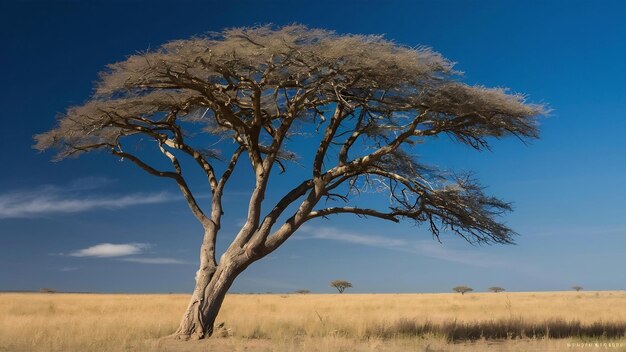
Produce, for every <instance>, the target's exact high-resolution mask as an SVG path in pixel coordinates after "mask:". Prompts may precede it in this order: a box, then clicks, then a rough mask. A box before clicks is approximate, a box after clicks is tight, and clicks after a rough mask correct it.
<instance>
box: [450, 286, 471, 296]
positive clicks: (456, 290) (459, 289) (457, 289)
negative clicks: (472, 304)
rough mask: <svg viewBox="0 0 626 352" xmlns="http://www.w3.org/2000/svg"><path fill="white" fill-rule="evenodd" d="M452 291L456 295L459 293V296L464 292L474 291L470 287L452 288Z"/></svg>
mask: <svg viewBox="0 0 626 352" xmlns="http://www.w3.org/2000/svg"><path fill="white" fill-rule="evenodd" d="M452 291H454V292H458V293H460V294H462V295H464V294H465V293H466V292H472V291H474V289H473V288H471V287H469V286H457V287H454V288H453V289H452Z"/></svg>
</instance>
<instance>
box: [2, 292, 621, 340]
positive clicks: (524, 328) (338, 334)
mask: <svg viewBox="0 0 626 352" xmlns="http://www.w3.org/2000/svg"><path fill="white" fill-rule="evenodd" d="M187 301H188V296H187V295H182V294H69V293H53V294H45V293H2V294H0V351H36V352H37V351H85V352H88V351H113V352H115V351H173V352H183V351H185V352H195V351H251V352H257V351H485V350H489V351H588V350H593V351H600V350H610V351H626V338H625V337H624V332H625V330H626V292H624V291H601V292H589V291H587V292H573V291H572V292H523V293H522V292H519V293H518V292H511V293H507V292H501V293H468V294H465V295H461V294H458V293H454V294H453V293H449V294H447V293H444V294H341V295H340V294H230V295H227V297H226V300H225V302H224V305H223V308H222V311H221V313H220V316H219V318H218V323H219V324H220V325H221V324H222V323H223V326H222V327H221V328H218V329H217V330H216V332H215V334H214V337H212V338H210V339H206V340H201V341H177V340H173V339H170V338H164V337H166V336H167V335H169V334H171V333H172V332H173V331H174V330H175V329H176V327H177V325H178V323H179V320H180V318H181V316H182V313H183V311H184V309H185V307H186V304H187Z"/></svg>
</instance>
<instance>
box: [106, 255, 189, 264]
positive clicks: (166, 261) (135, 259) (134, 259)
mask: <svg viewBox="0 0 626 352" xmlns="http://www.w3.org/2000/svg"><path fill="white" fill-rule="evenodd" d="M118 260H121V261H124V262H133V263H140V264H194V263H191V262H186V261H184V260H179V259H175V258H140V257H130V258H119V259H118Z"/></svg>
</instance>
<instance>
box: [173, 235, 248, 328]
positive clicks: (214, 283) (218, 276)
mask: <svg viewBox="0 0 626 352" xmlns="http://www.w3.org/2000/svg"><path fill="white" fill-rule="evenodd" d="M202 247H203V251H202V253H203V254H204V253H205V252H204V247H205V244H203V246H202ZM241 258H242V257H241V256H235V255H233V254H232V253H229V252H226V253H225V254H224V255H223V256H222V258H221V260H220V264H219V265H215V262H213V263H211V262H210V261H208V262H207V260H206V257H205V256H204V255H202V256H201V260H200V269H199V270H198V272H197V273H196V287H195V289H194V291H193V295H192V296H191V300H190V301H189V305H188V307H187V310H186V312H185V314H184V315H183V318H182V321H181V323H180V326H179V327H178V329H177V330H176V332H175V333H174V335H173V336H174V337H176V338H178V339H182V340H189V339H193V340H199V339H202V338H205V337H210V336H211V335H212V334H213V328H214V324H215V319H216V318H217V314H218V313H219V310H220V308H221V306H222V302H223V301H224V297H225V296H226V292H227V291H228V289H229V288H230V286H231V285H232V284H233V282H234V281H235V278H236V277H237V275H239V274H240V273H241V272H242V271H243V270H244V269H245V268H246V267H247V266H248V265H249V263H245V262H243V261H242V260H241Z"/></svg>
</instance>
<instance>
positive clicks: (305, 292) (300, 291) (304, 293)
mask: <svg viewBox="0 0 626 352" xmlns="http://www.w3.org/2000/svg"><path fill="white" fill-rule="evenodd" d="M295 292H296V293H298V294H301V295H306V294H307V293H311V291H310V290H296V291H295Z"/></svg>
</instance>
